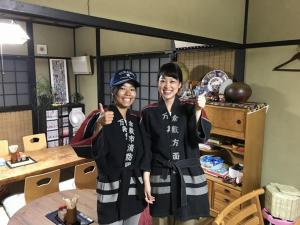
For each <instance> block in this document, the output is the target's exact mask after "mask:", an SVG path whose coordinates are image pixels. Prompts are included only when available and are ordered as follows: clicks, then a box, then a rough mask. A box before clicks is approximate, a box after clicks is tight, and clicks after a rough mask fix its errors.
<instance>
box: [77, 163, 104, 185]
mask: <svg viewBox="0 0 300 225" xmlns="http://www.w3.org/2000/svg"><path fill="white" fill-rule="evenodd" d="M97 176H98V170H97V165H96V163H95V161H93V162H87V163H83V164H80V165H77V166H75V171H74V179H75V185H76V188H78V189H84V188H89V189H96V185H97V181H96V180H97Z"/></svg>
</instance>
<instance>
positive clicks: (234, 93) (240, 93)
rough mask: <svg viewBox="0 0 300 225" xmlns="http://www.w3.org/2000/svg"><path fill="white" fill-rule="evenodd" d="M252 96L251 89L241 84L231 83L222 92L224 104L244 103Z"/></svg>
mask: <svg viewBox="0 0 300 225" xmlns="http://www.w3.org/2000/svg"><path fill="white" fill-rule="evenodd" d="M251 94H252V90H251V87H250V86H249V85H248V84H245V83H243V82H233V83H232V84H230V85H228V86H227V87H226V89H225V91H224V95H225V100H226V102H233V103H244V102H246V101H247V100H248V99H249V98H250V96H251Z"/></svg>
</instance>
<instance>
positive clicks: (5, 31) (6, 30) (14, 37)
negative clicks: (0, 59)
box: [0, 21, 29, 45]
mask: <svg viewBox="0 0 300 225" xmlns="http://www.w3.org/2000/svg"><path fill="white" fill-rule="evenodd" d="M28 39H29V37H28V35H27V34H26V32H25V31H24V30H23V28H22V27H21V26H20V25H19V24H16V23H14V22H13V21H12V22H11V23H3V22H1V23H0V44H19V45H21V44H24V43H25V42H26V41H27V40H28Z"/></svg>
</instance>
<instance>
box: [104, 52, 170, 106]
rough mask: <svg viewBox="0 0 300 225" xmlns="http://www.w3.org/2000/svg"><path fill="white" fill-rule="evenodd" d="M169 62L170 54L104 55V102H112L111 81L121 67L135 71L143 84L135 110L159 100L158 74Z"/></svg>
mask: <svg viewBox="0 0 300 225" xmlns="http://www.w3.org/2000/svg"><path fill="white" fill-rule="evenodd" d="M167 62H170V57H169V54H149V55H136V56H115V57H103V65H104V104H105V105H109V104H111V101H112V99H111V91H110V87H109V82H110V79H111V77H112V76H113V75H114V73H115V72H117V71H118V70H121V69H129V70H131V71H133V72H134V73H135V74H136V75H137V78H138V81H139V82H140V84H141V87H140V88H138V89H137V97H136V100H135V102H134V104H133V106H132V109H133V110H136V111H140V110H141V109H142V108H143V107H144V106H146V105H148V104H150V103H152V102H157V100H158V91H157V74H158V70H159V68H160V66H161V65H162V64H164V63H167Z"/></svg>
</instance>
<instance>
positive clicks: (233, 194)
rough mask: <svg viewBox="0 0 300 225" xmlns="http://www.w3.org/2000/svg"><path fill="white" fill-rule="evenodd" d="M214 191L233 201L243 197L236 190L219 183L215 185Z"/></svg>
mask: <svg viewBox="0 0 300 225" xmlns="http://www.w3.org/2000/svg"><path fill="white" fill-rule="evenodd" d="M214 191H215V192H218V193H221V194H223V195H225V196H228V197H230V198H232V199H236V198H238V197H240V196H241V192H240V191H237V190H234V189H232V188H229V187H226V186H224V185H221V184H218V183H215V188H214Z"/></svg>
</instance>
